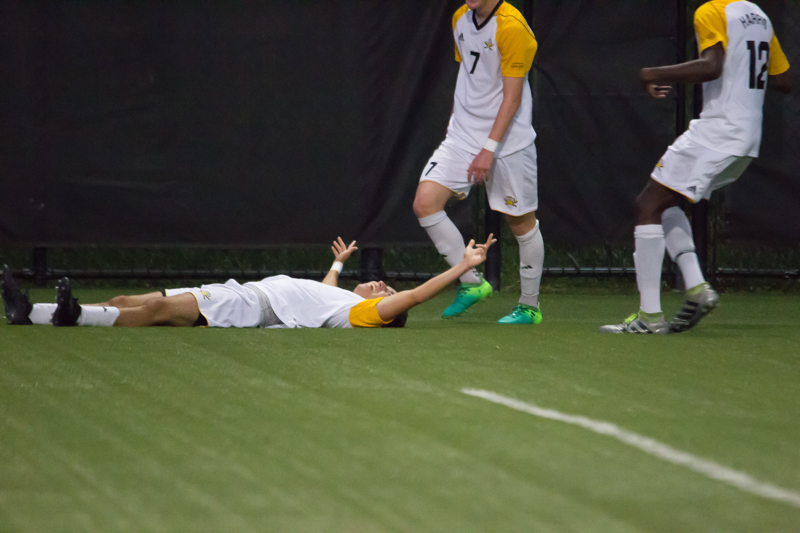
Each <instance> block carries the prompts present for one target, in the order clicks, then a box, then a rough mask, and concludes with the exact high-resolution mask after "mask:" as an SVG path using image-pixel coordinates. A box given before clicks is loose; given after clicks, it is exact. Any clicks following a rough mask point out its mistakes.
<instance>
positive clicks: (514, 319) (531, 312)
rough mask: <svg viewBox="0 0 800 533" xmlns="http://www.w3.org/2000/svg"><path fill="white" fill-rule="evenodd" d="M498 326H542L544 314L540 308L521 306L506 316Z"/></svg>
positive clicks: (499, 321)
mask: <svg viewBox="0 0 800 533" xmlns="http://www.w3.org/2000/svg"><path fill="white" fill-rule="evenodd" d="M497 323H498V324H541V323H542V312H541V310H539V308H538V307H531V306H530V305H525V304H519V305H518V306H516V307H515V308H514V310H513V311H511V314H510V315H507V316H504V317H503V318H501V319H500V320H498V321H497Z"/></svg>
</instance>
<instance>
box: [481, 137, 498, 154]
mask: <svg viewBox="0 0 800 533" xmlns="http://www.w3.org/2000/svg"><path fill="white" fill-rule="evenodd" d="M498 144H500V143H499V142H497V141H493V140H492V139H486V144H484V145H483V149H484V150H489V151H490V152H492V153H494V151H495V150H497V145H498Z"/></svg>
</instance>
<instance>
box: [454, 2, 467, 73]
mask: <svg viewBox="0 0 800 533" xmlns="http://www.w3.org/2000/svg"><path fill="white" fill-rule="evenodd" d="M467 11H469V7H467V4H464V5H463V6H461V7H460V8H459V9H458V11H456V12H455V14H454V15H453V38H454V39H455V38H456V36H455V33H456V24H457V23H458V21H459V19H460V18H461V17H463V16H464V13H466V12H467ZM455 46H456V61H458V62H459V63H461V53H460V52H459V51H458V41H455Z"/></svg>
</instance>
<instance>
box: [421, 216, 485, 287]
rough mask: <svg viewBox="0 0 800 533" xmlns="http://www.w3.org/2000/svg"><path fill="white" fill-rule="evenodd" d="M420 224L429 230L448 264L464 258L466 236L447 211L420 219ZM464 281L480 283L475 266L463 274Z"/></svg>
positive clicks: (429, 234) (456, 262)
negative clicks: (463, 235) (462, 234)
mask: <svg viewBox="0 0 800 533" xmlns="http://www.w3.org/2000/svg"><path fill="white" fill-rule="evenodd" d="M419 225H420V226H422V227H423V228H424V229H425V231H427V232H428V237H430V238H431V240H432V241H433V245H434V246H436V249H437V250H438V251H439V253H440V254H442V257H444V259H445V261H447V264H449V265H450V266H451V267H452V266H456V265H457V264H459V263H460V262H461V260H462V259H464V248H465V245H464V237H462V236H461V232H460V231H458V228H457V227H456V225H455V224H453V221H452V220H450V217H448V216H447V213H445V212H444V211H439V212H438V213H434V214H432V215H430V216H427V217H422V218H420V219H419ZM461 282H462V283H480V282H481V276H480V274H478V271H477V270H475V269H474V268H473V269H471V270H469V271H468V272H467V273H466V274H464V275H463V276H461Z"/></svg>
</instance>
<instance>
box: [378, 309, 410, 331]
mask: <svg viewBox="0 0 800 533" xmlns="http://www.w3.org/2000/svg"><path fill="white" fill-rule="evenodd" d="M406 320H408V311H403V312H402V313H400V314H399V315H397V316H396V317H394V320H392V321H391V322H389V323H388V324H385V325H384V326H383V327H385V328H404V327H406Z"/></svg>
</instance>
